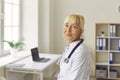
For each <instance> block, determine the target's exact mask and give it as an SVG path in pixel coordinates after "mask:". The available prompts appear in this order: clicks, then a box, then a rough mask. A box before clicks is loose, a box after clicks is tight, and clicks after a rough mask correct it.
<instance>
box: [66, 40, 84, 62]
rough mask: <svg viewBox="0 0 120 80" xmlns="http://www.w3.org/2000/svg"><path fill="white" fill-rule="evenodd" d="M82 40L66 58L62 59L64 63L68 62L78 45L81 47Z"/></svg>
mask: <svg viewBox="0 0 120 80" xmlns="http://www.w3.org/2000/svg"><path fill="white" fill-rule="evenodd" d="M83 41H84V39H81V41H80V42H79V43H78V44H77V45H76V46H75V47H74V48H73V50H72V51H71V53H70V54H69V56H68V57H67V58H65V59H64V62H65V63H68V62H69V59H70V57H71V56H72V54H73V52H74V51H75V50H76V49H77V47H78V46H79V45H81V44H82V43H83Z"/></svg>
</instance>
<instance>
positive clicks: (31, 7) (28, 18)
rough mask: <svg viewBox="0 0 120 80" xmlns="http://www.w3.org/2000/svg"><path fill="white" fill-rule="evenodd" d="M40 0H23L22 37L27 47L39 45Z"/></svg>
mask: <svg viewBox="0 0 120 80" xmlns="http://www.w3.org/2000/svg"><path fill="white" fill-rule="evenodd" d="M37 1H38V0H22V13H21V15H22V20H21V23H22V39H23V41H24V43H25V44H26V46H25V48H26V49H30V48H32V47H35V46H38V2H37Z"/></svg>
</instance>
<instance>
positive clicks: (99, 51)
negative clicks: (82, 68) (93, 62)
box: [96, 50, 109, 52]
mask: <svg viewBox="0 0 120 80" xmlns="http://www.w3.org/2000/svg"><path fill="white" fill-rule="evenodd" d="M96 51H97V52H109V51H108V50H96Z"/></svg>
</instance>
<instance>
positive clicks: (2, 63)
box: [0, 51, 30, 67]
mask: <svg viewBox="0 0 120 80" xmlns="http://www.w3.org/2000/svg"><path fill="white" fill-rule="evenodd" d="M29 55H30V52H29V51H21V52H19V53H17V54H16V56H15V57H14V56H11V55H7V56H5V57H0V67H2V66H6V65H7V64H9V63H12V62H15V61H18V60H21V59H23V58H25V57H27V56H29Z"/></svg>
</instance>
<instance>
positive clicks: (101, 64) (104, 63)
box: [96, 63, 108, 66]
mask: <svg viewBox="0 0 120 80" xmlns="http://www.w3.org/2000/svg"><path fill="white" fill-rule="evenodd" d="M96 65H105V66H107V65H108V63H96Z"/></svg>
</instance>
